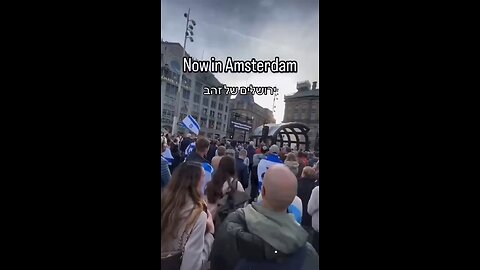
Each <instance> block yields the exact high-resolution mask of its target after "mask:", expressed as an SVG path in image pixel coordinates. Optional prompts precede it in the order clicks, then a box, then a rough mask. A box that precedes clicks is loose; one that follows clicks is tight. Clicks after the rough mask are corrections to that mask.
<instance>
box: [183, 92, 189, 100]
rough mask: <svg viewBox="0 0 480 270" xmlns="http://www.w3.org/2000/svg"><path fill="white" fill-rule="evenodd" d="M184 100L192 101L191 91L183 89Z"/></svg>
mask: <svg viewBox="0 0 480 270" xmlns="http://www.w3.org/2000/svg"><path fill="white" fill-rule="evenodd" d="M183 98H184V99H187V100H188V99H190V90H187V89H183Z"/></svg>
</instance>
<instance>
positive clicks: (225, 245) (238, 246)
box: [160, 134, 320, 270]
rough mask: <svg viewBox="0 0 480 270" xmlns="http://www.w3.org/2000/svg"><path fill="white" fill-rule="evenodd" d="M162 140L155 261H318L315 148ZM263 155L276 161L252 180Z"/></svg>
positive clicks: (206, 265)
mask: <svg viewBox="0 0 480 270" xmlns="http://www.w3.org/2000/svg"><path fill="white" fill-rule="evenodd" d="M161 142H162V145H161V153H162V156H161V166H160V169H161V179H160V180H161V181H160V182H161V193H162V195H161V236H162V239H161V252H162V254H161V256H162V267H169V268H170V269H182V270H208V269H210V270H234V269H317V268H318V267H319V256H318V251H319V235H318V232H319V220H318V219H319V214H318V212H319V198H318V196H319V185H318V184H319V178H320V177H319V159H318V153H312V152H308V151H302V150H299V151H296V150H295V149H290V148H289V147H281V148H280V147H279V146H277V145H275V144H274V145H266V144H265V143H260V144H259V145H255V143H254V142H249V143H242V144H239V143H236V142H232V141H228V140H226V139H223V140H216V139H210V140H209V139H207V138H205V137H203V136H198V137H197V136H195V135H192V134H185V136H181V135H178V136H174V137H172V136H170V135H169V134H166V135H164V136H162V138H161ZM262 160H276V162H277V163H272V164H275V165H270V166H269V167H268V168H267V169H266V170H265V171H264V172H263V173H262V172H261V174H262V175H261V177H260V178H261V179H263V181H260V182H259V179H258V178H259V175H258V170H259V165H260V164H261V162H265V161H262ZM209 168H211V169H209ZM249 186H250V191H249V192H248V191H247V190H248V187H249Z"/></svg>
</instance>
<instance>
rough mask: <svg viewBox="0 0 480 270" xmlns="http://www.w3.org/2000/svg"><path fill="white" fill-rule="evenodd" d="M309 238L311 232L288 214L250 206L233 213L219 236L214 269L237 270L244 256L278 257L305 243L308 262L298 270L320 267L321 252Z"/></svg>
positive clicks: (213, 263)
mask: <svg viewBox="0 0 480 270" xmlns="http://www.w3.org/2000/svg"><path fill="white" fill-rule="evenodd" d="M307 238H308V233H307V232H306V231H305V230H304V229H303V228H302V227H301V226H300V225H299V224H298V223H297V222H295V219H294V218H293V217H292V216H291V215H289V214H288V213H277V212H273V211H270V210H268V209H266V208H264V207H262V206H261V205H259V204H254V205H253V206H252V205H248V206H247V207H245V208H242V209H238V210H237V211H235V212H233V213H231V214H230V215H229V216H228V217H227V218H226V219H225V220H224V222H223V223H222V226H221V227H220V229H219V230H218V232H217V234H216V235H215V242H214V243H213V247H212V253H211V257H210V259H211V266H212V268H211V269H212V270H233V269H235V266H236V265H237V263H238V262H239V261H240V260H241V259H247V260H254V261H257V260H271V259H277V258H279V257H285V256H289V255H290V254H292V253H294V252H296V251H297V250H299V249H300V248H302V247H304V246H306V247H307V253H306V257H305V262H304V264H303V266H302V267H301V268H297V269H295V270H310V269H312V270H313V269H318V267H319V259H318V254H317V252H316V251H315V249H314V248H313V247H312V246H311V245H310V244H309V243H308V242H307ZM226 250H228V252H226Z"/></svg>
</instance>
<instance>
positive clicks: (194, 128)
mask: <svg viewBox="0 0 480 270" xmlns="http://www.w3.org/2000/svg"><path fill="white" fill-rule="evenodd" d="M182 123H183V125H184V126H185V127H186V128H188V129H189V130H190V131H191V132H193V133H195V134H196V135H198V133H200V125H199V124H198V123H197V121H196V120H195V118H193V116H191V115H187V117H185V118H184V119H183V120H182Z"/></svg>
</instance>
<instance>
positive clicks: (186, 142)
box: [180, 133, 192, 153]
mask: <svg viewBox="0 0 480 270" xmlns="http://www.w3.org/2000/svg"><path fill="white" fill-rule="evenodd" d="M191 143H192V139H190V133H187V136H186V137H185V138H183V140H182V143H181V144H180V153H185V150H186V149H187V147H188V146H189V145H190V144H191Z"/></svg>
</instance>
